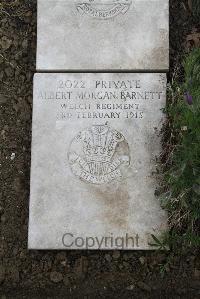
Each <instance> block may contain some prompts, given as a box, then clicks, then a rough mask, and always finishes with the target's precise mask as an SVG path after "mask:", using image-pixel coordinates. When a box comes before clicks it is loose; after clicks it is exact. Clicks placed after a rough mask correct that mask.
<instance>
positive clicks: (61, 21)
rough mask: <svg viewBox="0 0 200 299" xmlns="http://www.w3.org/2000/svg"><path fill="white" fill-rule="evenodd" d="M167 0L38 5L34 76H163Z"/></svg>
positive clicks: (48, 0) (44, 1)
mask: <svg viewBox="0 0 200 299" xmlns="http://www.w3.org/2000/svg"><path fill="white" fill-rule="evenodd" d="M168 10H169V8H168V0H93V1H91V0H84V1H83V0H38V33H37V36H38V42H37V69H38V70H53V71H55V70H167V69H168V66H169V65H168V64H169V62H168V49H169V45H168V38H169V36H168V34H169V28H168V26H169V21H168Z"/></svg>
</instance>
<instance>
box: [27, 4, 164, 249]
mask: <svg viewBox="0 0 200 299" xmlns="http://www.w3.org/2000/svg"><path fill="white" fill-rule="evenodd" d="M50 2H51V1H50ZM87 7H88V6H87V5H86V6H85V5H81V6H80V9H82V10H86V11H85V12H82V13H92V14H93V13H94V12H93V11H88V10H87ZM128 9H129V6H126V5H123V6H118V5H117V4H116V9H115V10H114V11H113V12H112V13H114V12H115V14H116V15H120V14H123V13H124V10H125V11H126V10H128ZM110 13H111V12H108V16H110V15H109V14H110ZM95 14H96V12H95ZM165 90H166V75H165V74H156V73H154V74H133V73H132V74H131V73H107V74H106V73H96V74H95V73H74V74H72V73H71V74H70V73H68V74H61V73H60V74H53V73H50V74H36V75H35V78H34V101H33V132H32V138H33V139H32V166H31V195H30V218H29V243H28V246H29V249H85V248H89V249H115V248H121V249H150V248H151V247H150V246H149V244H148V243H149V241H150V239H151V234H154V235H156V236H157V237H158V236H159V235H160V234H161V233H162V232H163V231H165V230H166V225H167V224H166V223H167V220H166V214H165V212H164V211H163V210H162V209H161V207H160V203H159V200H158V199H157V198H156V197H155V195H154V192H155V189H156V187H157V186H158V180H157V171H156V159H157V156H158V155H159V153H160V150H161V145H160V136H159V131H160V128H161V126H162V122H163V113H162V108H163V107H164V106H165V97H166V95H165Z"/></svg>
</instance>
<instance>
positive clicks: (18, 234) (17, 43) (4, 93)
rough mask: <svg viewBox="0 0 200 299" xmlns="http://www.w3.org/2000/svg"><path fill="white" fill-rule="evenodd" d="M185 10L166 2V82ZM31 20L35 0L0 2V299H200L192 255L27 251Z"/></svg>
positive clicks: (199, 276)
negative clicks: (167, 61)
mask: <svg viewBox="0 0 200 299" xmlns="http://www.w3.org/2000/svg"><path fill="white" fill-rule="evenodd" d="M11 2H12V3H14V4H13V5H12V6H11V5H9V4H10V3H11ZM185 7H186V6H184V3H183V1H181V0H171V1H170V68H171V71H170V73H169V79H170V78H171V77H172V75H173V73H174V70H175V69H176V67H177V66H178V64H179V62H180V60H181V55H182V52H183V50H184V48H185V41H186V36H187V35H188V34H189V33H191V31H192V30H193V29H194V28H196V27H197V24H195V22H194V21H193V19H192V18H191V16H190V13H189V11H188V10H187V9H185ZM36 21H37V19H36V0H33V1H31V0H30V1H28V0H27V1H26V0H21V1H3V0H1V1H0V82H1V86H0V113H1V117H0V228H1V230H0V231H1V236H0V298H1V299H6V298H20V299H21V298H37V299H38V298H68V297H73V298H137V299H140V298H142V299H143V298H155V299H156V298H162V299H163V298H177V299H178V298H179V299H182V298H191V299H197V298H200V260H199V258H198V252H195V251H194V250H192V251H187V252H186V253H184V254H182V255H180V254H179V253H177V252H175V253H172V252H168V253H159V252H142V251H135V252H134V251H131V252H122V251H121V252H120V251H105V252H101V251H90V252H89V251H42V252H39V251H28V250H27V233H28V227H27V226H28V204H29V174H30V157H31V117H32V89H33V86H32V81H33V80H32V79H33V74H34V72H35V57H36ZM164 270H165V271H164Z"/></svg>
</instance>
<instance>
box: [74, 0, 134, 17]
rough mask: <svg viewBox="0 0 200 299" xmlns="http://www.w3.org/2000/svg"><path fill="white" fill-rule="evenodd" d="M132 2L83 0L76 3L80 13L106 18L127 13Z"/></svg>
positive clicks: (127, 0) (124, 0)
mask: <svg viewBox="0 0 200 299" xmlns="http://www.w3.org/2000/svg"><path fill="white" fill-rule="evenodd" d="M131 4H132V0H85V1H84V0H83V2H80V3H78V4H77V5H76V8H77V10H78V12H79V13H81V14H86V15H88V16H90V17H93V18H96V19H101V20H106V19H110V18H114V17H116V16H118V15H119V14H123V15H124V14H125V13H126V12H127V11H128V10H129V8H130V6H131Z"/></svg>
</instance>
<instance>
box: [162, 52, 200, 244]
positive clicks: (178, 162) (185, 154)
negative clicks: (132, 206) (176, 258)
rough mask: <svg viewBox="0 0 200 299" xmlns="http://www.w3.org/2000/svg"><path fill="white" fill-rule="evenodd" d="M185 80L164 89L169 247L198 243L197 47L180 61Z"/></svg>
mask: <svg viewBox="0 0 200 299" xmlns="http://www.w3.org/2000/svg"><path fill="white" fill-rule="evenodd" d="M184 70H185V80H184V83H183V84H182V85H181V86H179V84H178V83H177V82H173V83H172V86H171V87H170V88H169V91H168V97H169V100H168V104H167V108H166V113H167V117H168V123H167V128H166V134H165V137H166V138H165V143H164V146H165V147H166V150H165V155H164V156H165V163H164V164H163V169H164V170H165V176H164V184H165V185H167V188H165V193H164V194H163V196H162V204H163V206H164V208H165V209H167V211H168V213H169V225H170V238H168V243H169V245H170V246H173V245H175V244H176V245H178V246H179V247H180V246H181V247H183V246H184V247H188V246H198V245H200V235H199V222H200V49H194V50H193V51H192V52H191V53H190V54H189V55H188V56H187V57H186V59H185V62H184Z"/></svg>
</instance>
